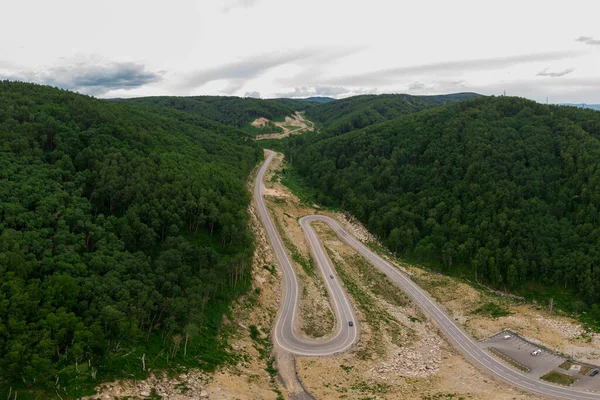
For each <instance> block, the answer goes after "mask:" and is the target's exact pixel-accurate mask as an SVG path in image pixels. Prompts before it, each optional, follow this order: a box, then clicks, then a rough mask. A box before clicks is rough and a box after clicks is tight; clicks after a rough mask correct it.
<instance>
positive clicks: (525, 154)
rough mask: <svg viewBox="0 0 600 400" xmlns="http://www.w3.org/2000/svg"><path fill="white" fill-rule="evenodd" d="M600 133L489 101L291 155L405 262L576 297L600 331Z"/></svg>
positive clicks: (543, 110)
mask: <svg viewBox="0 0 600 400" xmlns="http://www.w3.org/2000/svg"><path fill="white" fill-rule="evenodd" d="M329 104H335V102H334V103H329ZM329 104H328V105H329ZM316 110H318V109H315V110H313V112H314V111H316ZM599 128H600V113H598V112H596V111H591V110H581V109H576V108H574V107H559V106H548V105H542V104H538V103H535V102H532V101H528V100H525V99H520V98H510V97H488V98H478V99H473V100H468V101H463V102H460V103H454V104H450V105H445V106H441V107H437V108H433V109H430V110H426V111H422V112H419V113H413V114H409V115H405V116H401V117H399V118H396V119H393V120H391V121H389V122H384V123H380V124H375V125H371V126H367V127H365V128H363V129H358V130H353V131H351V132H349V133H345V134H339V135H337V136H336V135H335V134H334V133H332V132H326V133H325V134H321V135H318V134H311V133H307V134H306V135H302V136H297V137H292V138H290V139H289V140H288V141H287V143H286V145H285V147H286V148H285V151H286V155H287V156H288V157H289V159H290V160H292V161H293V165H294V167H295V168H296V169H297V170H298V171H299V172H300V173H301V174H302V175H303V176H304V177H305V178H306V181H307V182H308V183H309V184H310V185H311V186H313V187H314V188H316V189H318V191H319V193H320V200H321V201H322V202H323V203H325V204H330V205H331V204H336V205H339V206H341V207H342V208H344V209H345V210H348V211H349V212H351V213H352V214H353V215H355V216H356V217H357V218H359V219H360V220H361V221H362V222H363V223H365V224H366V226H367V227H368V229H369V230H370V231H371V232H373V233H374V234H376V235H377V236H378V237H379V238H380V239H381V240H382V242H383V243H384V244H385V245H386V246H387V247H388V248H389V249H390V250H392V251H393V252H396V253H397V254H399V255H402V256H404V257H407V258H412V259H417V260H420V261H421V262H427V263H430V264H432V265H439V266H440V268H441V269H442V270H445V271H449V272H454V273H458V274H460V275H463V276H468V277H470V278H472V279H476V280H479V281H484V282H486V283H489V284H491V285H493V286H495V287H499V288H504V289H510V290H514V291H523V290H527V288H529V287H531V286H532V285H540V284H541V285H545V286H546V287H548V286H550V287H559V288H560V287H563V288H568V289H571V290H572V291H573V292H574V296H573V298H572V300H571V301H572V302H573V304H572V306H573V307H572V308H573V309H578V310H579V311H581V310H585V309H586V308H588V309H589V310H590V311H593V312H594V313H595V314H594V315H596V318H597V320H598V321H600V310H599V309H598V303H599V302H600V216H599V213H598V209H599V207H600V164H599V163H598V160H599V159H600V142H599V141H598V139H599V138H600V129H599ZM582 302H583V304H582Z"/></svg>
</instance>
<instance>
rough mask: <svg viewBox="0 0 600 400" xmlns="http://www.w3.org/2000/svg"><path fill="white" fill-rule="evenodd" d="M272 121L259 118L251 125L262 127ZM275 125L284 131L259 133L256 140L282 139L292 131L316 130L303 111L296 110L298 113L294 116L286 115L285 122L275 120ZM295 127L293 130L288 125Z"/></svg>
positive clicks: (296, 132) (298, 132) (297, 132)
mask: <svg viewBox="0 0 600 400" xmlns="http://www.w3.org/2000/svg"><path fill="white" fill-rule="evenodd" d="M269 122H270V121H269V120H268V119H266V118H258V119H256V120H254V121H253V122H252V123H251V125H252V126H255V127H257V128H262V127H264V126H266V125H267V124H268V123H269ZM273 124H274V125H276V126H278V127H280V128H281V129H282V130H283V132H282V133H267V134H263V135H258V136H256V140H261V139H282V138H284V137H286V136H289V135H290V134H291V133H292V132H293V133H294V134H300V133H303V132H306V131H313V130H314V124H313V123H312V122H311V121H309V120H307V119H304V116H303V115H302V113H300V112H298V111H296V114H294V115H293V116H292V117H289V116H286V117H285V121H283V122H273ZM290 126H292V127H295V128H294V129H293V130H291V129H289V128H288V127H290ZM298 128H304V129H298Z"/></svg>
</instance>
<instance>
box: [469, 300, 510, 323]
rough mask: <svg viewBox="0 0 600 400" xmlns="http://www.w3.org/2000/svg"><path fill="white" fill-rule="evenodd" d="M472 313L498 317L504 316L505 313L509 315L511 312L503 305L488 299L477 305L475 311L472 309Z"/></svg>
mask: <svg viewBox="0 0 600 400" xmlns="http://www.w3.org/2000/svg"><path fill="white" fill-rule="evenodd" d="M473 314H478V315H482V316H485V317H489V318H493V319H496V318H500V317H506V316H507V315H511V314H512V312H511V311H510V310H509V309H508V308H506V307H504V306H500V305H498V304H496V303H493V302H491V301H489V302H487V303H485V304H484V305H482V306H481V307H479V308H478V309H476V310H475V311H473Z"/></svg>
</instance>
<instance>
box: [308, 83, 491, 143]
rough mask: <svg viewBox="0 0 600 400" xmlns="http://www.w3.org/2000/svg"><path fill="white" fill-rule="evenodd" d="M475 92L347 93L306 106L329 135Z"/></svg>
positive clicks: (458, 99)
mask: <svg viewBox="0 0 600 400" xmlns="http://www.w3.org/2000/svg"><path fill="white" fill-rule="evenodd" d="M477 96H479V95H478V94H475V93H456V94H448V95H439V96H411V95H408V94H380V95H375V94H368V95H361V96H353V97H348V98H346V99H342V100H336V101H331V102H327V103H325V104H321V105H319V106H316V107H311V108H309V109H307V112H306V114H307V115H308V117H309V118H310V119H311V120H313V121H314V122H317V123H319V124H321V125H323V127H325V128H326V129H325V130H326V132H327V133H329V134H332V135H339V134H341V133H346V132H350V131H351V130H354V129H360V128H364V127H366V126H369V125H373V124H376V123H379V122H384V121H388V120H390V119H394V118H396V117H399V116H401V115H404V114H409V113H413V112H417V111H421V110H425V109H428V108H432V107H436V106H439V105H443V104H448V103H453V102H457V101H463V100H468V99H471V98H474V97H477Z"/></svg>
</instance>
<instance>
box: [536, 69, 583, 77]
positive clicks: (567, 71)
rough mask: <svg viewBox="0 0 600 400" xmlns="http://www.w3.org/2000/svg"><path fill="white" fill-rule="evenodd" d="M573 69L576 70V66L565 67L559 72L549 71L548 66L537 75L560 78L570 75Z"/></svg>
mask: <svg viewBox="0 0 600 400" xmlns="http://www.w3.org/2000/svg"><path fill="white" fill-rule="evenodd" d="M573 71H575V68H568V69H564V70H562V71H557V72H551V71H548V68H546V69H544V70H542V71H540V72H538V73H537V76H549V77H551V78H558V77H561V76H565V75H568V74H570V73H571V72H573Z"/></svg>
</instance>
